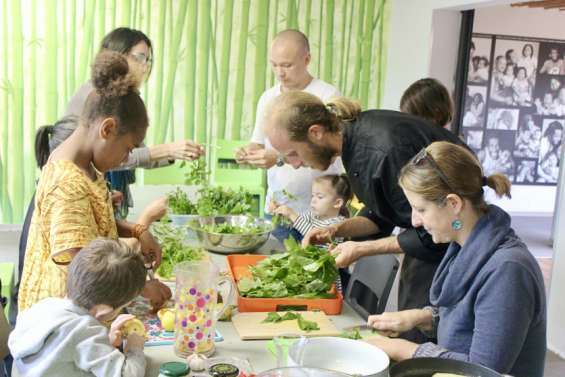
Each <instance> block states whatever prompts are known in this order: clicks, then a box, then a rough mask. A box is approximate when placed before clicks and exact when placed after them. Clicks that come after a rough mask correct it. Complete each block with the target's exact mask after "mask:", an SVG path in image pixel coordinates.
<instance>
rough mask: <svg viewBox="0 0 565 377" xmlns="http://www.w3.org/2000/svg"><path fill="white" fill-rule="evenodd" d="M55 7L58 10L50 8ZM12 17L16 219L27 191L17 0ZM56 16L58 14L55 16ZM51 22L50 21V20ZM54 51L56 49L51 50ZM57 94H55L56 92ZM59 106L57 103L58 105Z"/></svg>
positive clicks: (12, 194)
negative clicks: (24, 189)
mask: <svg viewBox="0 0 565 377" xmlns="http://www.w3.org/2000/svg"><path fill="white" fill-rule="evenodd" d="M51 7H53V8H54V9H55V12H52V10H51V11H50V10H49V8H51ZM56 9H57V8H56V4H49V6H48V7H47V13H48V14H51V13H54V16H56ZM11 12H12V14H11V17H12V20H11V21H12V53H11V54H10V55H9V56H10V59H11V60H12V78H13V82H12V86H13V87H12V90H13V95H12V99H13V101H12V106H11V107H10V111H11V113H12V124H13V125H17V126H15V127H10V128H9V138H10V144H9V145H8V155H7V156H10V157H9V158H7V162H8V174H9V177H10V180H9V192H10V197H11V198H12V204H13V207H12V208H13V221H18V222H19V221H21V220H22V217H23V206H24V195H23V187H24V186H23V185H24V176H23V174H22V171H23V166H22V165H23V164H22V162H23V160H24V155H23V136H24V135H23V121H24V49H23V42H24V36H23V31H22V4H21V3H20V2H19V1H14V2H12V4H11ZM53 19H54V20H55V19H56V17H53ZM47 25H49V23H48V24H47ZM52 53H53V54H54V53H55V51H52ZM55 97H56V95H55ZM55 106H56V105H55Z"/></svg>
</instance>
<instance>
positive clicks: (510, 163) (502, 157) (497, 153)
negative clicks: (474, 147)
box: [477, 130, 515, 180]
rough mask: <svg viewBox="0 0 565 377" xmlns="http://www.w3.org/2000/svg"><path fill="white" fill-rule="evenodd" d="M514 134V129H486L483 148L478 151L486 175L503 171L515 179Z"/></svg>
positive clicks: (511, 178)
mask: <svg viewBox="0 0 565 377" xmlns="http://www.w3.org/2000/svg"><path fill="white" fill-rule="evenodd" d="M514 134H515V132H513V131H500V130H487V131H485V135H484V142H483V149H481V150H480V151H479V152H478V153H477V157H478V158H479V161H481V164H482V166H483V171H484V174H485V176H489V175H491V174H494V173H502V174H505V175H507V176H508V178H509V179H510V180H513V179H514V159H513V157H512V151H513V150H514Z"/></svg>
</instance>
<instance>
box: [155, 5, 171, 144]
mask: <svg viewBox="0 0 565 377" xmlns="http://www.w3.org/2000/svg"><path fill="white" fill-rule="evenodd" d="M167 4H168V2H167V1H165V2H162V3H161V8H160V9H159V19H158V21H157V25H159V27H158V29H157V38H156V39H155V41H156V43H155V44H156V46H155V47H156V48H155V47H154V50H155V51H156V53H155V55H156V58H155V61H156V63H155V76H156V77H155V81H154V82H155V85H156V88H155V94H154V97H153V101H154V102H153V112H154V117H155V119H159V120H160V119H161V101H162V97H163V75H164V72H163V70H164V66H165V62H164V60H165V55H164V50H165V25H166V22H165V20H166V19H165V16H166V14H167ZM163 127H164V125H162V124H160V123H158V122H157V124H154V125H153V140H154V141H155V142H156V141H157V140H159V139H160V137H161V136H160V135H161V133H162V130H163Z"/></svg>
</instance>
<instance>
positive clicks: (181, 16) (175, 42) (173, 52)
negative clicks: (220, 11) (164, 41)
mask: <svg viewBox="0 0 565 377" xmlns="http://www.w3.org/2000/svg"><path fill="white" fill-rule="evenodd" d="M171 9H172V6H171ZM187 9H188V1H186V0H184V1H181V2H180V5H179V8H178V10H177V11H178V12H177V13H176V15H177V18H176V24H175V28H174V35H173V37H172V43H171V46H170V48H169V56H168V58H169V59H168V60H169V64H170V65H169V70H168V72H167V77H166V79H165V85H166V87H165V98H164V101H163V111H162V113H161V118H160V119H159V123H158V124H159V125H160V126H161V127H162V131H161V133H160V134H159V135H158V138H157V139H156V143H158V144H161V143H163V142H164V141H165V136H166V135H167V130H168V128H167V127H168V124H169V117H170V115H171V114H172V111H171V110H172V104H173V90H174V87H175V76H176V73H177V66H178V60H179V59H178V55H179V50H180V43H181V40H182V34H183V33H182V32H183V29H184V21H185V19H186V13H187ZM170 126H171V130H173V129H174V124H171V125H170Z"/></svg>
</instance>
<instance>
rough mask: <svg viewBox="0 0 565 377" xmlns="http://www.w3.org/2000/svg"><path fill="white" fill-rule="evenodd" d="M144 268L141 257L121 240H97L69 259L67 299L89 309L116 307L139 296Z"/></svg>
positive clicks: (143, 277)
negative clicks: (107, 306) (100, 306)
mask: <svg viewBox="0 0 565 377" xmlns="http://www.w3.org/2000/svg"><path fill="white" fill-rule="evenodd" d="M145 278H146V269H145V265H144V262H143V257H142V256H141V254H140V253H138V252H136V251H134V250H132V249H131V248H130V247H129V246H127V245H126V244H124V243H123V242H120V241H115V240H110V239H103V238H99V239H96V240H94V241H92V242H90V243H89V244H88V245H87V246H86V247H84V248H83V249H82V250H81V251H80V252H79V253H78V254H77V255H76V256H75V257H74V258H73V260H72V262H71V264H70V265H69V271H68V275H67V296H68V297H69V298H70V299H71V300H72V301H73V302H74V303H75V304H76V305H78V306H80V307H82V308H85V309H88V310H90V309H91V308H92V307H94V306H95V305H99V304H105V305H109V306H111V307H112V308H119V307H120V306H123V305H125V304H127V303H128V302H130V301H131V300H133V299H134V298H135V297H136V296H137V295H139V294H140V293H141V291H142V290H143V287H144V285H145Z"/></svg>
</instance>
